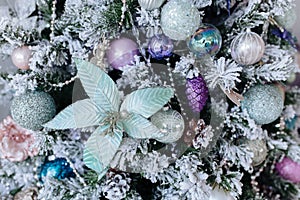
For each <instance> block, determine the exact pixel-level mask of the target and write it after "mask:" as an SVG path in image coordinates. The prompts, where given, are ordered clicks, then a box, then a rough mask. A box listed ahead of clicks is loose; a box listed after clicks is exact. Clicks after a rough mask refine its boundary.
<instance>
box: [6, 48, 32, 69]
mask: <svg viewBox="0 0 300 200" xmlns="http://www.w3.org/2000/svg"><path fill="white" fill-rule="evenodd" d="M30 58H31V50H30V49H29V47H28V46H21V47H18V48H16V49H14V50H13V52H12V54H11V60H12V62H13V64H14V65H15V66H16V67H18V68H19V69H23V70H27V69H29V59H30Z"/></svg>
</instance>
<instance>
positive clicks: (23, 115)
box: [11, 91, 56, 131]
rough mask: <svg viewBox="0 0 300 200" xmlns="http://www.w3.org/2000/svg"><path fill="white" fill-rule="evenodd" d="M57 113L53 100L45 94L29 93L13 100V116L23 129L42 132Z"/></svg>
mask: <svg viewBox="0 0 300 200" xmlns="http://www.w3.org/2000/svg"><path fill="white" fill-rule="evenodd" d="M55 113H56V107H55V102H54V100H53V98H52V97H51V96H50V95H49V94H47V93H45V92H37V91H35V92H28V93H25V94H23V95H20V96H17V97H15V98H14V99H13V100H12V104H11V115H12V117H13V119H14V120H15V121H16V122H17V123H18V124H19V125H20V126H22V127H24V128H26V129H30V130H34V131H36V130H40V129H41V128H42V125H43V124H45V123H46V122H48V121H49V120H51V119H52V118H53V117H54V115H55Z"/></svg>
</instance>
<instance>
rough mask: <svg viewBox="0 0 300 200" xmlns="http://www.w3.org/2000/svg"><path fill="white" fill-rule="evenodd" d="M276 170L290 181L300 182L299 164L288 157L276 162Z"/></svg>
mask: <svg viewBox="0 0 300 200" xmlns="http://www.w3.org/2000/svg"><path fill="white" fill-rule="evenodd" d="M276 170H277V172H278V173H279V175H280V176H281V177H282V178H284V179H286V180H288V181H291V182H292V183H300V164H299V163H297V162H295V161H293V160H292V159H290V158H289V157H285V158H284V159H283V160H282V161H281V162H279V163H277V164H276Z"/></svg>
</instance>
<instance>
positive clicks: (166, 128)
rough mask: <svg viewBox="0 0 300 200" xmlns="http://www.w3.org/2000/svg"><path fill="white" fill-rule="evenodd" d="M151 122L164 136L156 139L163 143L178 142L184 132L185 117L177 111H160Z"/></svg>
mask: <svg viewBox="0 0 300 200" xmlns="http://www.w3.org/2000/svg"><path fill="white" fill-rule="evenodd" d="M151 122H152V124H153V125H155V126H156V127H157V128H159V130H160V131H161V132H162V133H163V134H164V136H163V137H160V138H157V139H156V140H157V141H159V142H162V143H172V142H176V141H177V140H179V139H180V138H181V136H182V134H183V131H184V120H183V117H182V116H181V114H180V113H179V112H177V111H176V110H171V109H170V110H167V111H163V110H161V111H158V112H157V113H155V114H154V115H153V116H152V117H151Z"/></svg>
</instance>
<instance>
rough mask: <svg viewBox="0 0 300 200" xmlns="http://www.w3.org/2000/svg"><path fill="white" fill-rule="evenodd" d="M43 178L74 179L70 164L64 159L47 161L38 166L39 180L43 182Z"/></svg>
mask: <svg viewBox="0 0 300 200" xmlns="http://www.w3.org/2000/svg"><path fill="white" fill-rule="evenodd" d="M45 177H52V178H56V179H58V180H62V179H65V178H70V177H75V173H74V172H73V169H72V168H71V166H70V163H69V162H68V161H67V160H66V159H65V158H56V159H54V160H51V161H49V160H47V161H45V162H44V163H43V164H42V165H41V166H40V171H39V179H40V181H42V182H43V180H44V178H45Z"/></svg>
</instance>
